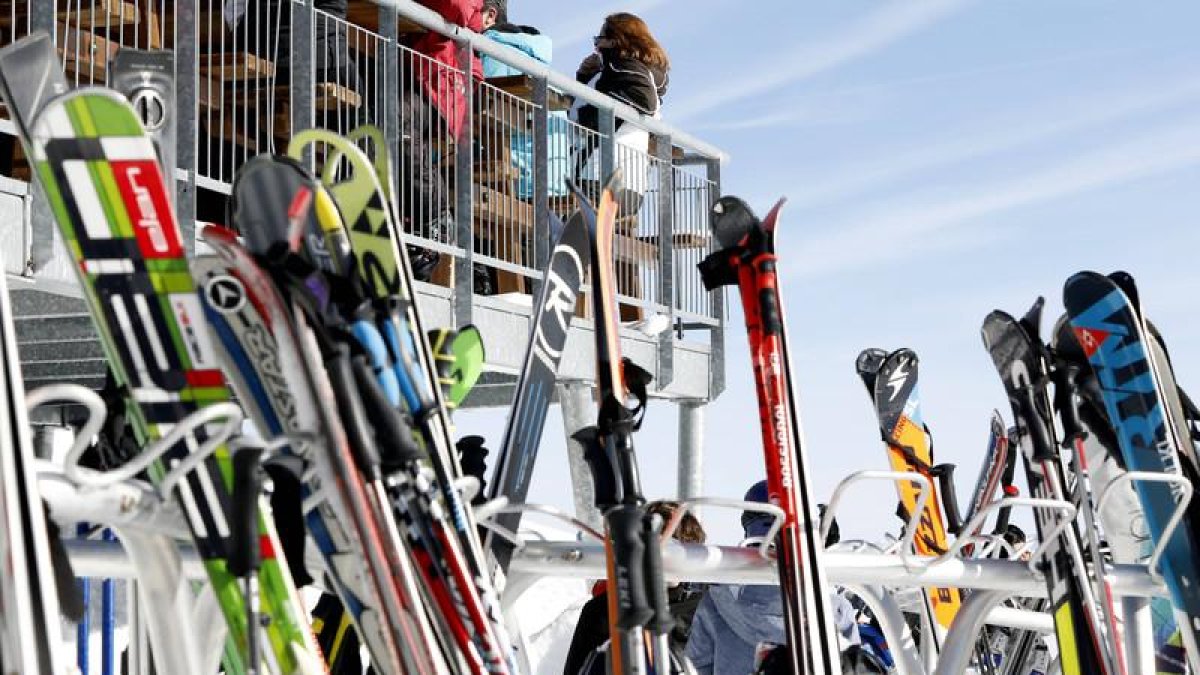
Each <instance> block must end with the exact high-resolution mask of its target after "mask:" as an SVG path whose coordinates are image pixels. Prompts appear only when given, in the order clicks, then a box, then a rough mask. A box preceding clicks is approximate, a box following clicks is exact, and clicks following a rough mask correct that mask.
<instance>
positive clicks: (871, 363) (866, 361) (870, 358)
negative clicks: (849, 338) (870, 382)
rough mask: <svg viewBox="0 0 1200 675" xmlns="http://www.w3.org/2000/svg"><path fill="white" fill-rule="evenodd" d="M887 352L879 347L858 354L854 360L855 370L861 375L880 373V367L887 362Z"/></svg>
mask: <svg viewBox="0 0 1200 675" xmlns="http://www.w3.org/2000/svg"><path fill="white" fill-rule="evenodd" d="M887 357H888V353H887V350H884V349H880V348H878V347H868V348H867V349H864V350H862V351H861V352H859V354H858V358H856V359H855V360H854V368H855V370H857V371H858V372H859V373H860V374H861V373H878V372H879V367H880V366H882V365H883V362H884V361H886V360H887Z"/></svg>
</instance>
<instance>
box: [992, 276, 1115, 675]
mask: <svg viewBox="0 0 1200 675" xmlns="http://www.w3.org/2000/svg"><path fill="white" fill-rule="evenodd" d="M1041 308H1042V299H1041V298H1039V299H1038V301H1037V302H1036V303H1035V304H1034V306H1033V308H1032V309H1031V310H1030V311H1029V313H1028V314H1027V315H1026V316H1025V318H1023V319H1022V320H1021V321H1019V322H1018V321H1017V320H1016V319H1014V318H1013V317H1012V316H1010V315H1009V314H1006V313H1004V312H1002V311H999V310H996V311H994V312H992V313H991V314H989V315H988V316H987V317H986V319H985V320H984V323H983V328H982V331H981V332H982V336H983V344H984V347H985V348H986V349H987V351H988V353H989V354H990V355H991V357H992V362H993V363H994V364H995V366H996V370H997V371H998V372H999V374H1000V379H1001V380H1002V381H1003V383H1004V388H1005V391H1006V393H1007V394H1008V398H1009V401H1010V403H1011V405H1012V409H1013V416H1014V419H1015V420H1016V424H1017V427H1018V433H1019V439H1020V446H1021V452H1022V454H1023V456H1024V457H1025V476H1026V482H1027V483H1028V485H1029V491H1030V494H1031V495H1032V496H1033V497H1035V498H1042V499H1054V500H1066V498H1067V496H1068V493H1067V487H1066V482H1065V478H1064V476H1063V473H1062V461H1061V459H1060V457H1059V454H1058V448H1057V443H1056V442H1055V440H1054V421H1053V412H1052V410H1051V406H1050V400H1049V397H1048V396H1047V394H1046V385H1047V384H1048V381H1049V372H1048V364H1047V363H1046V358H1045V353H1044V352H1045V348H1044V346H1043V345H1042V343H1041V341H1040V338H1039V337H1038V325H1039V323H1040V320H1041ZM1061 518H1062V516H1061V515H1060V514H1058V513H1054V512H1051V511H1049V510H1048V509H1038V510H1037V511H1036V512H1035V521H1036V525H1037V530H1038V536H1039V539H1041V540H1042V551H1043V553H1042V558H1043V560H1042V561H1041V562H1040V565H1041V567H1042V569H1043V571H1044V573H1045V575H1046V588H1047V592H1048V594H1049V600H1050V612H1051V615H1052V616H1053V617H1054V628H1055V636H1056V637H1057V639H1058V644H1059V653H1060V659H1061V662H1062V669H1063V673H1064V675H1074V674H1076V673H1109V674H1113V675H1115V674H1116V673H1120V672H1123V671H1122V670H1120V668H1121V667H1122V664H1121V663H1120V662H1119V659H1117V658H1116V657H1115V655H1114V654H1113V653H1112V652H1111V651H1110V650H1109V649H1107V648H1106V646H1105V645H1106V644H1108V643H1106V637H1105V635H1104V634H1103V632H1102V625H1101V619H1100V616H1099V615H1098V612H1097V607H1096V599H1095V597H1094V594H1093V592H1092V585H1091V579H1090V578H1089V577H1088V573H1087V567H1086V566H1085V565H1084V563H1083V558H1082V551H1083V548H1084V546H1083V542H1082V540H1081V538H1080V535H1079V531H1078V529H1077V528H1076V526H1075V523H1074V522H1071V523H1069V524H1067V526H1066V527H1065V528H1063V529H1062V532H1061V533H1060V534H1059V536H1058V537H1056V538H1054V539H1052V540H1049V541H1047V540H1046V537H1048V536H1050V534H1051V533H1052V532H1053V531H1054V530H1055V529H1057V528H1058V526H1059V525H1060V521H1061ZM1110 639H1112V640H1115V639H1116V637H1115V636H1113V637H1111V638H1110Z"/></svg>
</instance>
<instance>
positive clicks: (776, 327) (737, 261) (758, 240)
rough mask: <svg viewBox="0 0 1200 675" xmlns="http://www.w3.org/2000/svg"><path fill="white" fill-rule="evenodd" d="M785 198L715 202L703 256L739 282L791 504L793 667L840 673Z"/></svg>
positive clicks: (774, 455) (782, 539)
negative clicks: (792, 338)
mask: <svg viewBox="0 0 1200 675" xmlns="http://www.w3.org/2000/svg"><path fill="white" fill-rule="evenodd" d="M782 207H783V201H780V202H779V203H778V204H776V205H775V207H774V208H772V209H771V211H770V212H769V213H768V214H767V217H766V218H765V219H763V220H761V221H760V220H759V219H758V217H757V216H755V215H754V213H753V212H752V211H751V210H750V207H749V206H747V205H746V203H745V202H743V201H742V200H740V199H738V198H736V197H722V198H721V199H719V200H717V203H716V204H715V205H714V206H713V208H712V214H711V215H712V229H713V234H714V236H715V238H716V240H717V242H718V243H719V245H720V246H721V247H722V248H721V250H719V251H717V252H715V253H713V254H712V255H710V256H708V257H707V258H706V259H705V260H704V261H703V262H701V263H700V272H701V277H702V279H703V281H704V285H705V287H706V288H708V289H709V290H715V289H717V288H720V287H722V286H729V285H737V286H738V288H739V289H740V291H741V297H742V309H743V311H744V312H745V316H746V331H747V335H748V338H749V341H750V359H751V362H752V364H753V367H754V379H755V390H756V394H757V397H758V405H759V414H760V416H761V420H762V440H763V452H764V454H765V460H766V469H767V491H768V494H769V497H770V500H771V503H773V504H775V505H776V506H778V507H780V508H781V509H783V511H784V513H785V522H784V524H783V527H782V529H781V530H780V533H779V535H778V539H777V540H776V542H775V550H776V553H777V557H778V564H779V580H780V587H781V591H782V593H783V597H784V620H785V625H786V628H787V636H788V646H789V653H790V661H791V663H790V665H791V668H792V670H791V672H793V673H797V674H802V675H826V674H829V673H840V672H841V667H840V663H841V661H840V656H839V652H838V647H837V636H836V634H835V631H834V630H833V621H832V617H831V610H830V607H829V595H828V587H827V586H826V583H825V577H824V572H823V570H822V567H821V552H822V551H823V549H824V546H823V542H821V541H820V540H819V539H818V530H819V528H818V527H817V526H816V519H815V514H816V512H817V509H816V499H815V497H814V496H813V491H812V484H811V480H812V479H811V476H810V475H809V472H808V460H807V458H806V456H805V447H804V441H803V431H802V429H801V425H800V415H799V411H798V406H799V401H798V400H797V395H796V392H795V388H794V384H793V382H792V377H793V375H792V363H791V354H790V352H789V349H788V341H787V323H786V320H785V317H784V309H783V305H784V303H783V297H782V293H781V290H780V287H779V279H778V276H777V274H776V266H777V264H778V258H777V256H776V253H775V237H776V233H777V226H778V223H779V212H780V209H781V208H782Z"/></svg>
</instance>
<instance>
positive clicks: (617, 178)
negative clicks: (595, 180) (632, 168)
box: [604, 166, 625, 195]
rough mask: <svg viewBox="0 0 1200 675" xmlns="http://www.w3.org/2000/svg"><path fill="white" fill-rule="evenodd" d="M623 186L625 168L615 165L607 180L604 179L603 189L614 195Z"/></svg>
mask: <svg viewBox="0 0 1200 675" xmlns="http://www.w3.org/2000/svg"><path fill="white" fill-rule="evenodd" d="M624 186H625V170H624V169H622V168H621V167H619V166H618V167H617V168H616V169H615V170H614V171H613V172H612V174H611V175H610V176H609V177H608V180H606V181H604V191H605V192H608V193H610V194H613V195H616V194H617V193H618V192H620V191H621V188H623V187H624Z"/></svg>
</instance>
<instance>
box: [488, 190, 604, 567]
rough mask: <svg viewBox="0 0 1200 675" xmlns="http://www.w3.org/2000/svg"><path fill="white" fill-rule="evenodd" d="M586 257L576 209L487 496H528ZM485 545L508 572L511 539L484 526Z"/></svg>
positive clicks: (515, 520)
mask: <svg viewBox="0 0 1200 675" xmlns="http://www.w3.org/2000/svg"><path fill="white" fill-rule="evenodd" d="M590 262H591V254H590V249H589V246H588V230H587V222H586V221H585V219H584V217H583V214H582V213H581V212H576V213H575V214H574V215H572V216H571V218H570V219H568V220H567V223H566V225H565V227H564V228H563V230H562V234H561V235H560V236H559V239H558V241H557V242H556V243H555V245H554V250H553V252H552V253H551V255H550V264H549V266H548V267H547V269H546V274H545V276H544V281H543V283H542V288H541V293H540V294H539V295H538V300H537V303H535V304H534V312H533V331H532V332H531V333H530V336H529V344H528V346H527V347H526V348H525V363H524V365H523V366H522V368H521V374H520V378H519V379H518V380H517V389H516V392H515V393H514V394H513V406H512V409H511V410H509V413H508V423H507V424H506V426H505V429H504V437H503V438H504V440H503V442H502V443H501V444H500V450H499V454H498V457H497V459H496V468H495V472H494V474H493V476H494V477H493V478H492V481H491V483H490V492H489V494H488V498H489V499H495V498H497V497H507V498H508V500H509V502H511V503H514V504H522V503H524V502H525V498H526V497H527V496H528V495H529V484H530V482H531V481H532V479H533V467H534V462H535V460H536V459H537V452H538V446H539V445H540V444H541V440H542V432H543V431H544V429H545V425H546V413H547V412H548V411H549V409H550V400H551V398H553V396H554V384H555V380H556V379H557V375H558V365H559V363H560V362H561V361H562V355H563V349H564V348H565V347H566V344H567V333H568V332H569V331H570V328H571V319H572V317H574V316H575V306H576V301H577V299H578V297H579V288H580V286H581V284H582V283H583V281H584V277H585V275H586V273H587V270H588V267H589V265H590ZM495 522H496V524H497V525H498V526H500V527H502V528H504V529H506V530H509V531H511V532H516V531H517V530H518V528H520V526H521V514H519V513H505V514H500V515H498V516H496V518H495ZM484 546H485V547H486V548H487V549H488V550H490V551H491V552H492V554H493V555H494V556H495V558H496V565H497V567H499V569H500V571H501V572H502V573H504V572H507V571H508V565H509V562H510V561H511V560H512V552H513V547H512V544H511V543H510V542H508V541H506V540H505V539H504V538H503V537H500V536H497V535H495V534H494V533H492V532H491V531H489V532H488V533H487V536H486V538H485V539H484Z"/></svg>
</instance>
